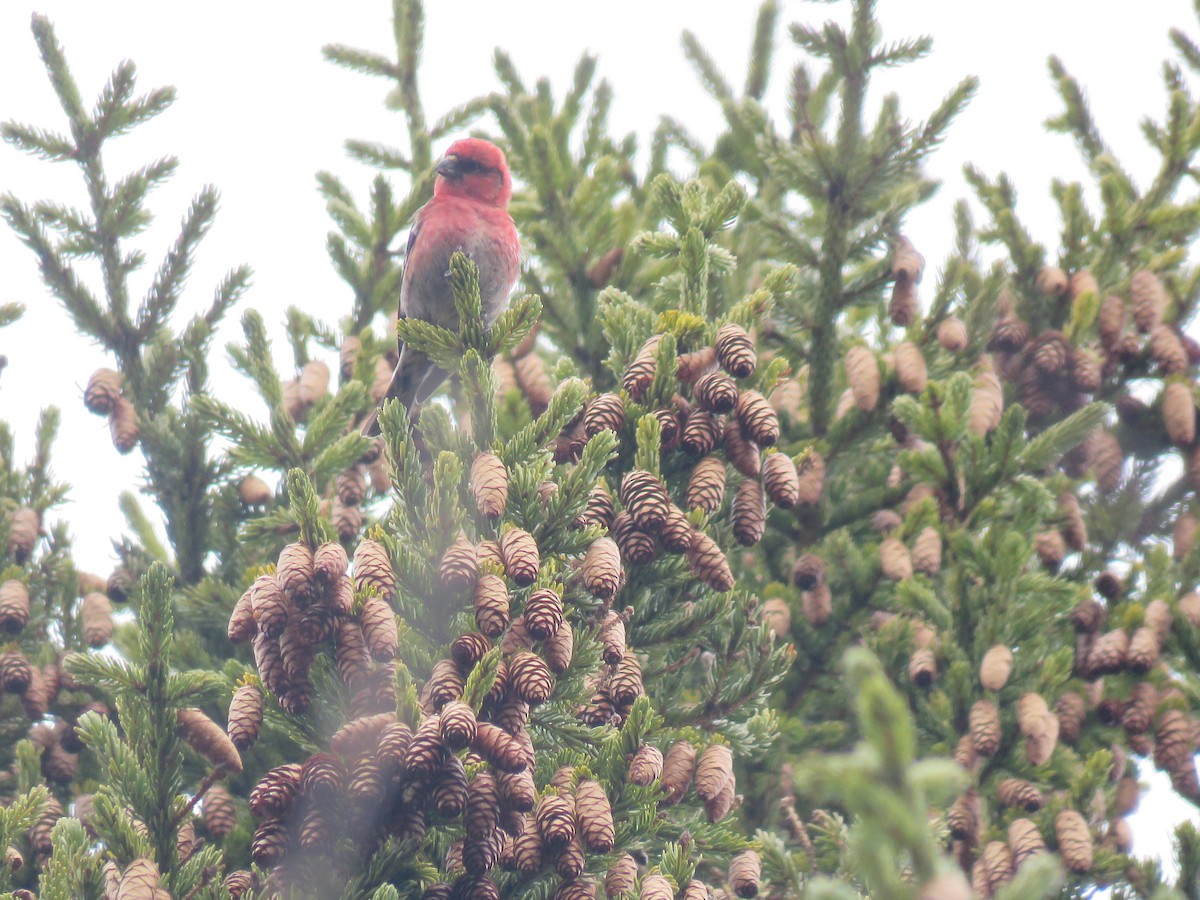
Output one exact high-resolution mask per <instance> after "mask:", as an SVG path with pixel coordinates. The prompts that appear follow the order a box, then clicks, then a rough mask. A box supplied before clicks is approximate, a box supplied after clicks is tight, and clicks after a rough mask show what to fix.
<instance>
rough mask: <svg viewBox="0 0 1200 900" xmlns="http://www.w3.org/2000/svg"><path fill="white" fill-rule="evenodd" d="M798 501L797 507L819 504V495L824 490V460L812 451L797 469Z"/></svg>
mask: <svg viewBox="0 0 1200 900" xmlns="http://www.w3.org/2000/svg"><path fill="white" fill-rule="evenodd" d="M799 478H800V499H799V505H805V504H807V505H812V506H815V505H816V504H818V503H820V502H821V493H822V491H823V490H824V488H825V459H824V457H822V456H821V454H820V453H818V452H817V451H815V450H813V451H812V452H811V453H809V455H808V458H807V460H805V461H804V463H803V464H802V465H801V466H800V467H799Z"/></svg>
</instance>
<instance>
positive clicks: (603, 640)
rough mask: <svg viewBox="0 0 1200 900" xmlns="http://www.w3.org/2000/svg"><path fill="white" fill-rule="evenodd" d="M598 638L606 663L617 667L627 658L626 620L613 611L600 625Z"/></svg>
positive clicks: (609, 612) (610, 611)
mask: <svg viewBox="0 0 1200 900" xmlns="http://www.w3.org/2000/svg"><path fill="white" fill-rule="evenodd" d="M597 638H598V639H599V640H600V649H601V654H602V655H603V657H604V661H605V662H606V663H608V664H609V665H610V666H615V665H616V664H617V663H619V662H620V661H621V660H623V659H624V658H625V620H624V619H623V618H622V617H621V616H619V615H618V614H617V613H615V612H613V611H612V610H611V609H610V610H609V611H608V613H607V614H606V615H605V618H604V621H603V622H601V623H600V632H599V634H598V635H597Z"/></svg>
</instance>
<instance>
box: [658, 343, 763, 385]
mask: <svg viewBox="0 0 1200 900" xmlns="http://www.w3.org/2000/svg"><path fill="white" fill-rule="evenodd" d="M752 352H753V348H752ZM716 364H717V351H716V350H714V349H713V348H712V347H702V348H700V349H699V350H696V351H695V352H693V353H681V354H680V355H679V364H678V366H677V367H676V369H675V377H676V378H678V379H679V381H680V383H681V384H692V383H693V382H694V381H695V380H696V379H697V378H699V377H700V376H701V375H703V374H704V373H705V372H707V371H709V370H710V369H712V368H713V366H715V365H716Z"/></svg>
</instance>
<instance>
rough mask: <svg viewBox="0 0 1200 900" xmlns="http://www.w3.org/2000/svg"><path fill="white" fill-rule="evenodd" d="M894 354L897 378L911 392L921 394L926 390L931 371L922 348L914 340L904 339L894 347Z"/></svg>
mask: <svg viewBox="0 0 1200 900" xmlns="http://www.w3.org/2000/svg"><path fill="white" fill-rule="evenodd" d="M892 355H893V357H894V359H895V363H896V379H897V380H898V381H899V382H900V386H901V387H902V388H903V389H904V390H905V391H907V392H908V393H910V394H919V393H921V391H923V390H925V385H926V384H927V383H928V381H929V373H928V370H927V369H926V367H925V357H924V356H923V355H922V354H921V350H920V348H918V347H917V345H916V344H914V343H913V342H912V341H902V342H901V343H899V344H897V345H896V346H895V347H893V348H892Z"/></svg>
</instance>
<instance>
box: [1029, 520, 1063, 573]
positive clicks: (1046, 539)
mask: <svg viewBox="0 0 1200 900" xmlns="http://www.w3.org/2000/svg"><path fill="white" fill-rule="evenodd" d="M1033 544H1034V548H1035V549H1036V550H1037V555H1038V559H1040V560H1041V562H1042V565H1043V566H1045V567H1046V569H1047V570H1048V571H1050V572H1056V571H1058V567H1059V566H1060V565H1062V561H1063V558H1064V557H1065V556H1066V555H1067V542H1066V541H1065V540H1064V539H1063V536H1062V532H1060V531H1059V530H1058V529H1057V528H1051V529H1050V530H1049V531H1043V532H1041V533H1039V534H1037V535H1035V536H1034V539H1033Z"/></svg>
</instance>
